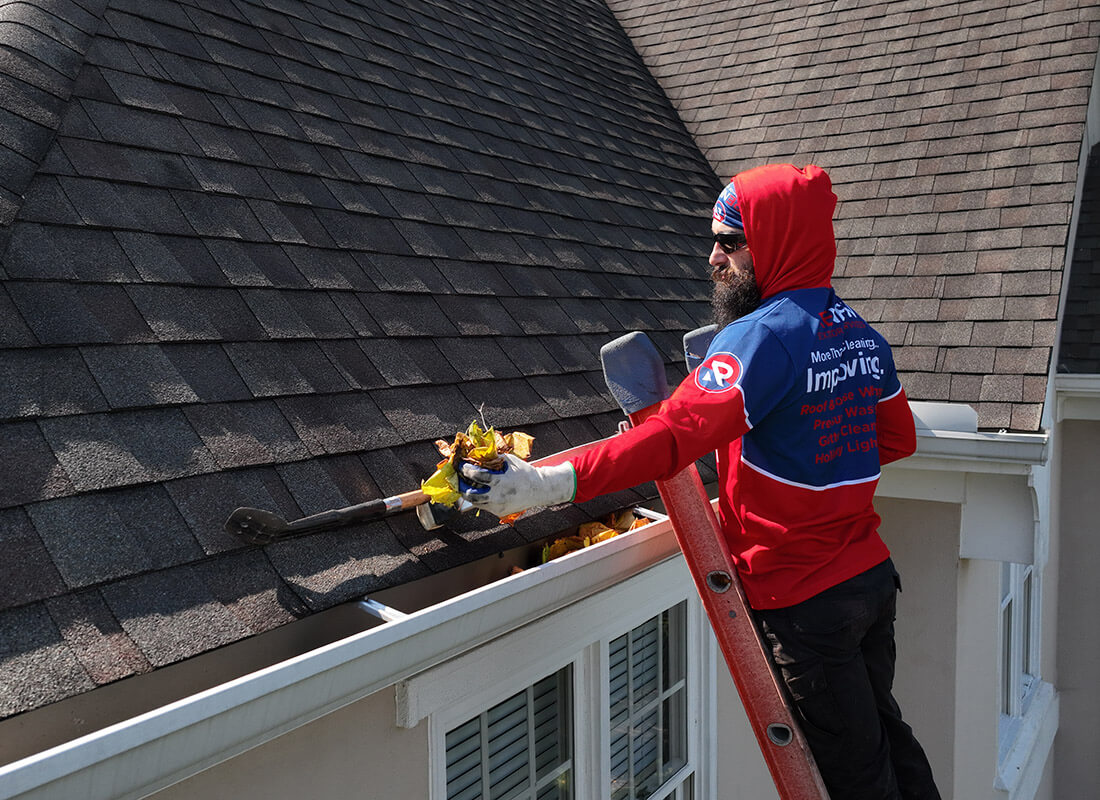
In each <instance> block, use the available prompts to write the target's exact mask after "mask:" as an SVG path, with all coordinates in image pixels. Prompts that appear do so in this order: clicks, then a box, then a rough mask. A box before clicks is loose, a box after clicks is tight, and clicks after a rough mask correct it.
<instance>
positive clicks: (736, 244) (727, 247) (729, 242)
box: [714, 233, 749, 253]
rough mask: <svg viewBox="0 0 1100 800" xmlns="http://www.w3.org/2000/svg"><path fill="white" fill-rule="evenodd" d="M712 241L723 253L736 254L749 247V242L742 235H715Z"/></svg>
mask: <svg viewBox="0 0 1100 800" xmlns="http://www.w3.org/2000/svg"><path fill="white" fill-rule="evenodd" d="M714 241H715V242H717V243H718V246H719V247H721V248H722V251H723V252H725V253H736V252H737V251H738V250H742V249H744V248H746V247H748V246H749V241H748V239H746V238H745V234H743V233H716V234H714Z"/></svg>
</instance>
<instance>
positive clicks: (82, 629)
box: [46, 591, 152, 685]
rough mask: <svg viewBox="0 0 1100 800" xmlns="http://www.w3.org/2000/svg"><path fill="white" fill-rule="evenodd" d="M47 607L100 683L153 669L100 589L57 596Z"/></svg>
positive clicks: (73, 648)
mask: <svg viewBox="0 0 1100 800" xmlns="http://www.w3.org/2000/svg"><path fill="white" fill-rule="evenodd" d="M46 608H47V609H48V610H49V613H50V617H51V618H52V620H53V622H54V624H55V625H56V626H57V628H58V630H59V631H60V633H61V637H62V639H63V640H64V641H65V644H66V645H67V646H68V648H69V649H70V651H71V652H72V654H73V655H74V656H75V657H76V658H77V660H79V662H80V665H81V666H82V667H83V668H84V670H85V671H86V672H87V673H88V676H89V677H90V678H91V679H92V680H93V681H95V682H96V683H97V684H100V685H102V684H105V683H110V682H112V681H116V680H119V679H121V678H126V677H129V676H131V675H137V674H141V673H144V672H148V671H149V670H151V669H152V666H151V665H150V664H149V662H148V661H147V660H146V659H145V657H144V656H143V655H142V654H141V652H140V651H139V650H138V649H137V646H136V645H135V644H134V643H133V641H132V640H131V639H130V638H129V637H128V636H127V635H126V634H125V633H124V632H123V631H122V628H121V627H119V624H118V620H116V619H115V618H114V616H113V615H112V614H111V612H110V611H109V610H108V609H107V606H106V605H105V604H104V603H103V598H102V597H101V596H100V595H99V593H98V592H96V591H85V592H77V593H75V594H70V595H66V596H64V597H57V598H54V599H52V600H49V601H47V603H46Z"/></svg>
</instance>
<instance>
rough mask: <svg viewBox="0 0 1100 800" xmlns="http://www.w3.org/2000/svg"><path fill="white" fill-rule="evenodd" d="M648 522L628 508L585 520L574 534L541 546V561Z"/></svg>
mask: <svg viewBox="0 0 1100 800" xmlns="http://www.w3.org/2000/svg"><path fill="white" fill-rule="evenodd" d="M648 524H649V520H648V519H644V518H642V519H639V518H636V517H635V516H634V512H633V511H631V510H630V509H627V510H625V511H618V512H616V513H614V514H610V515H608V516H607V517H604V518H603V519H602V520H600V521H598V522H586V523H584V524H583V525H581V526H580V527H578V528H577V533H576V535H575V536H565V537H563V538H561V539H555V540H554V541H553V542H551V543H550V544H548V545H546V546H545V547H543V548H542V563H543V564H545V563H546V562H547V561H550V560H552V559H555V558H559V557H560V556H564V555H565V554H566V553H572V552H573V551H574V550H583V549H584V548H585V547H590V546H591V545H594V544H598V543H599V542H606V541H607V540H608V539H613V538H615V537H616V536H618V535H619V534H620V533H626V532H627V531H632V530H634V529H635V528H640V527H642V526H643V525H648Z"/></svg>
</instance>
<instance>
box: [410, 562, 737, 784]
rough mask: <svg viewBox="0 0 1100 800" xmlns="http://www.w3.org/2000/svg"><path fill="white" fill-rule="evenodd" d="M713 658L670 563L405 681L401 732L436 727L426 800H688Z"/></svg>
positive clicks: (709, 699) (704, 776)
mask: <svg viewBox="0 0 1100 800" xmlns="http://www.w3.org/2000/svg"><path fill="white" fill-rule="evenodd" d="M715 652H716V647H715V645H714V640H713V637H712V636H711V635H710V630H709V627H708V626H707V621H706V617H705V614H704V612H703V610H702V605H701V603H700V602H699V600H698V598H697V597H696V596H695V593H694V587H693V586H692V584H691V580H690V576H689V575H688V573H687V570H686V568H685V567H684V566H683V563H682V560H680V559H676V560H670V561H666V562H662V563H661V564H659V565H658V566H656V567H653V568H651V569H650V570H647V571H646V572H645V573H643V575H642V576H636V577H634V578H631V579H629V580H627V581H623V582H620V583H618V584H616V585H614V586H612V587H610V588H608V589H606V590H604V591H602V592H599V593H597V594H595V595H591V596H589V597H587V598H585V599H583V600H581V601H579V602H577V603H573V604H572V605H569V606H568V607H566V608H564V609H561V610H559V611H557V612H556V613H554V614H551V615H549V616H546V617H544V618H542V619H540V620H538V621H535V622H533V623H531V624H529V625H526V626H525V627H523V628H520V629H518V630H516V631H513V632H512V633H509V634H507V635H505V636H503V637H499V638H497V639H495V640H493V641H492V642H490V643H488V644H486V645H484V646H482V647H479V648H477V649H475V650H472V651H468V652H466V653H464V654H462V655H461V656H459V657H457V658H455V659H452V660H451V661H449V662H446V663H444V664H440V665H438V666H436V667H433V668H431V669H429V670H427V671H425V672H423V673H420V674H419V675H416V676H414V677H412V678H410V679H408V680H407V681H405V682H404V684H403V686H401V687H399V689H398V724H401V725H403V726H405V727H413V726H415V725H417V724H419V722H420V721H421V720H422V719H425V718H427V719H428V721H429V750H430V755H429V758H430V761H431V764H432V766H431V769H432V775H431V781H430V783H431V793H430V800H575V799H576V798H584V800H693V798H696V797H706V796H708V789H709V788H710V787H711V786H712V785H713V780H714V778H713V771H712V768H711V767H712V765H711V764H710V761H709V760H707V759H704V746H705V745H704V742H707V741H709V740H713V735H712V734H711V733H708V732H709V731H711V730H712V728H713V726H714V724H715V720H714V718H713V712H712V709H713V707H714V699H713V698H714V694H713V692H714V684H713V678H712V676H713V674H714V673H713V670H714V665H715V664H716V663H717V661H716V659H715ZM706 747H708V748H709V744H708V745H706ZM707 752H709V750H708V751H707ZM704 764H706V765H707V766H706V767H705V768H704Z"/></svg>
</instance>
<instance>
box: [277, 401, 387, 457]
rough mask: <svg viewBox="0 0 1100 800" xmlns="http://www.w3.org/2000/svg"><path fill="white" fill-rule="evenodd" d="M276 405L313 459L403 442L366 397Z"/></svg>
mask: <svg viewBox="0 0 1100 800" xmlns="http://www.w3.org/2000/svg"><path fill="white" fill-rule="evenodd" d="M276 402H277V403H278V405H279V408H280V409H281V410H282V412H283V414H284V415H285V416H286V418H287V420H288V421H289V422H290V424H291V425H292V426H293V427H294V429H295V430H296V431H297V432H298V436H299V438H300V439H301V440H302V441H303V442H305V444H306V447H308V448H309V451H310V453H311V454H313V455H331V454H336V453H348V452H354V451H359V450H373V449H375V448H377V447H386V446H388V445H392V444H396V443H397V442H399V441H400V439H399V437H398V434H397V433H396V432H395V431H394V428H393V426H392V425H391V424H390V423H389V422H388V421H387V420H386V417H385V416H383V415H382V413H381V412H380V411H379V409H378V406H376V405H375V403H374V402H373V401H372V400H371V398H369V397H366V396H364V395H362V394H341V395H316V396H308V397H289V398H283V399H280V400H277V401H276Z"/></svg>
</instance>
